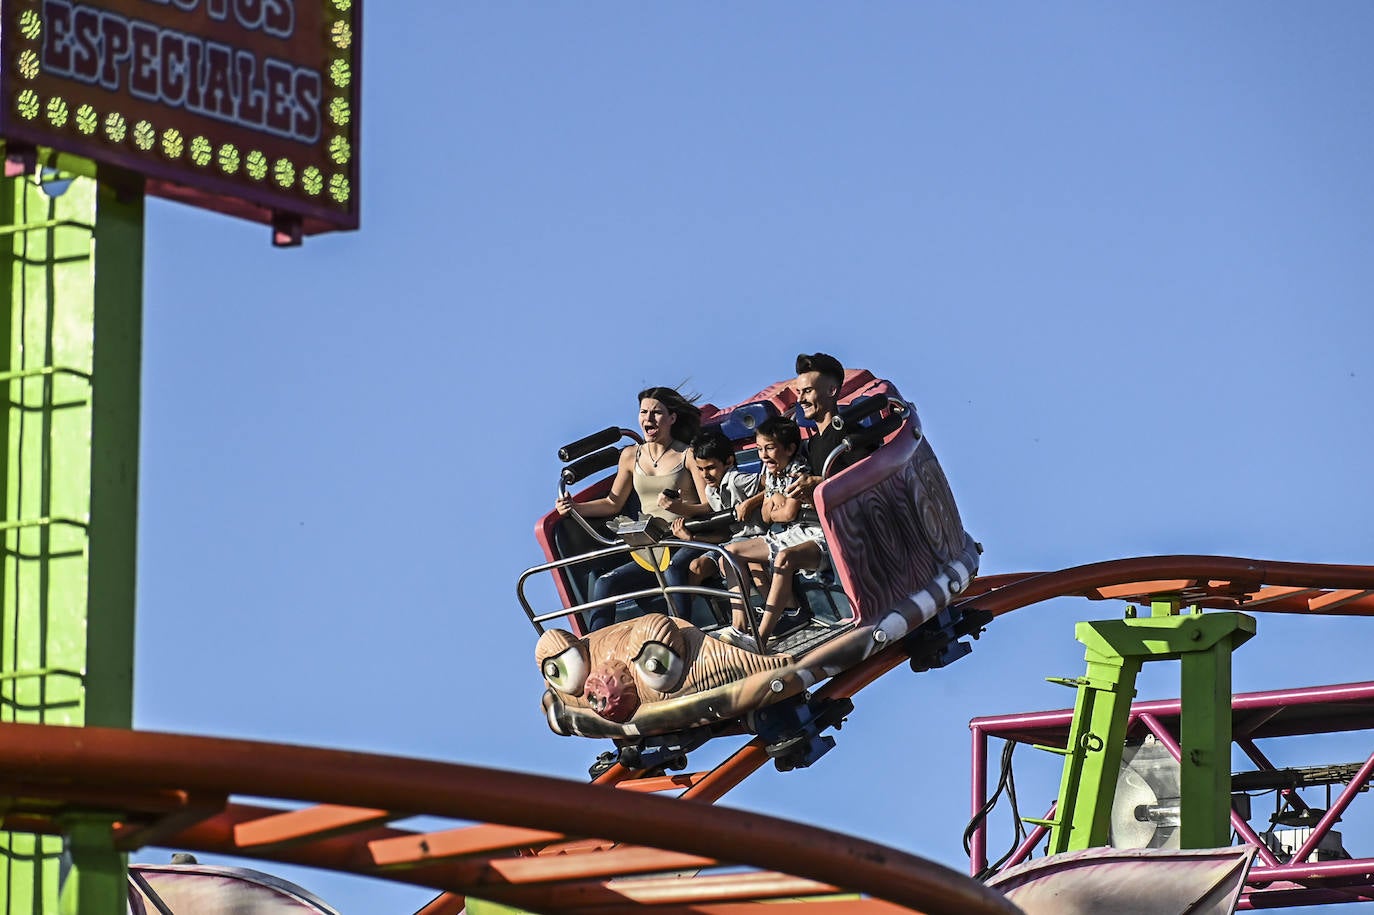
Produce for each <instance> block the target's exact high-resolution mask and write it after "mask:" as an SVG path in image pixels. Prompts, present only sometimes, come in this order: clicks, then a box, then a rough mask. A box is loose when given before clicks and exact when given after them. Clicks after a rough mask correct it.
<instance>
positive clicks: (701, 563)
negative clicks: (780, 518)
mask: <svg viewBox="0 0 1374 915" xmlns="http://www.w3.org/2000/svg"><path fill="white" fill-rule="evenodd" d="M692 456H693V457H694V458H696V462H697V469H698V470H700V471H701V476H702V478H703V479H704V480H705V482H706V486H705V489H706V503H705V505H706V506H707V508H709V510H710V511H711V512H713V513H717V512H724V511H735V510H736V509H737V507H738V506H740V505H741V504H743V503H744V502H745V501H746V500H747V499H749V497H750V496H753V495H755V494H757V493H758V491H759V487H760V486H761V485H762V484H763V475H762V474H760V473H745V472H744V471H742V470H740V469H739V468H738V467H736V466H735V446H734V443H733V442H731V441H730V439H729V437H728V436H727V435H726V434H725V433H724V432H722V431H721V429H720V427H719V426H711V427H709V428H706V429H703V430H702V431H701V434H699V435H698V436H697V437H696V438H695V439H694V440H693V441H692ZM689 510H690V509H689ZM759 519H760V516H759V513H758V512H757V511H754V512H752V513H751V514H750V516H743V517H742V516H739V515H738V514H737V515H736V518H735V522H734V523H733V524H731V525H730V526H729V528H728V529H727V530H722V531H721V532H719V533H715V534H705V533H697V534H693V533H692V532H691V531H690V530H688V529H687V527H686V524H685V522H686V520H687V519H685V518H678V519H677V520H675V521H674V522H673V536H675V537H677V538H678V539H679V540H702V541H705V542H707V543H724V542H727V541H730V540H738V539H747V538H750V537H757V536H759V535H761V534H762V533H763V528H762V527H761V526H760V525H759V523H758V521H759ZM718 573H719V567H718V566H717V563H716V559H715V556H714V555H713V554H711V553H702V554H700V555H699V556H697V557H695V558H694V559H693V560H692V562H691V564H690V566H689V567H688V581H689V582H690V583H691V584H693V585H699V584H701V583H702V582H703V581H705V580H706V579H708V578H711V577H712V576H714V575H717V574H718Z"/></svg>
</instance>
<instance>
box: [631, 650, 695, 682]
mask: <svg viewBox="0 0 1374 915" xmlns="http://www.w3.org/2000/svg"><path fill="white" fill-rule="evenodd" d="M634 664H635V668H636V669H637V670H638V671H639V678H640V680H642V681H643V682H644V685H645V686H647V687H649V688H650V689H653V690H657V691H658V692H660V693H667V692H672V690H673V689H674V688H676V687H677V685H678V682H679V681H680V680H681V679H682V674H683V672H684V671H685V670H686V667H687V666H686V665H685V664H684V663H683V662H682V658H681V656H680V655H678V653H677V652H675V651H673V650H672V649H671V648H669V647H668V646H667V645H664V644H663V643H662V642H645V643H644V647H643V648H641V649H640V651H639V655H638V656H637V657H636V658H635V660H634Z"/></svg>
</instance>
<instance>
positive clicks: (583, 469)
mask: <svg viewBox="0 0 1374 915" xmlns="http://www.w3.org/2000/svg"><path fill="white" fill-rule="evenodd" d="M612 431H614V432H615V433H616V439H613V441H614V440H618V439H619V438H620V430H619V429H615V430H612ZM584 441H585V439H584ZM619 460H620V449H619V448H602V449H601V450H600V451H594V452H592V453H591V454H589V455H587V456H585V457H583V458H580V459H578V460H576V461H574V462H573V463H571V464H569V465H568V466H567V467H564V468H563V469H562V470H560V471H559V472H558V478H559V479H560V480H562V481H563V485H565V486H571V485H572V484H574V483H576V482H577V481H578V480H582V479H586V478H587V477H589V476H591V475H592V474H594V473H597V472H598V471H601V470H605V469H606V468H607V467H614V466H615V465H616V463H617V462H619Z"/></svg>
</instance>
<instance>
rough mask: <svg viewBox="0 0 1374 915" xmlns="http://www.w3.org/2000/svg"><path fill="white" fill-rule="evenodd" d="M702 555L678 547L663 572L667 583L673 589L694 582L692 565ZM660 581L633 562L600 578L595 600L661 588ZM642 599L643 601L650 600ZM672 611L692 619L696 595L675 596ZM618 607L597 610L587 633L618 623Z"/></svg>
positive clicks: (589, 620) (590, 617)
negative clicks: (659, 586)
mask: <svg viewBox="0 0 1374 915" xmlns="http://www.w3.org/2000/svg"><path fill="white" fill-rule="evenodd" d="M700 555H701V551H700V550H694V549H684V548H682V547H676V548H674V549H673V555H672V558H671V559H670V560H669V562H668V568H667V569H665V570H664V572H663V581H664V583H665V584H667V585H668V586H669V587H677V586H682V585H687V584H690V583H691V579H690V577H689V575H690V571H689V569H688V566H689V565H691V562H692V560H693V559H695V558H696V557H698V556H700ZM657 587H658V578H657V577H656V576H655V575H654V573H653V572H650V571H649V570H648V569H646V568H644V567H643V566H641V565H640V564H639V563H637V562H635V561H634V560H633V559H632V560H630V561H629V562H627V563H625V564H624V565H620V566H616V567H615V568H614V569H611V570H610V571H609V572H606V573H604V574H603V575H601V576H600V577H598V578H597V579H596V583H595V584H593V585H592V600H594V601H597V600H601V599H603V598H607V597H611V596H613V595H616V594H629V593H630V592H632V591H642V590H644V589H645V588H657ZM650 599H651V598H642V599H641V600H650ZM670 603H671V606H672V610H671V611H670V612H671V613H672V615H673V616H677V617H681V618H683V619H688V618H690V616H691V612H692V595H690V594H673V595H671V601H670ZM615 608H616V605H615V604H613V603H610V604H606V605H604V606H601V607H597V608H595V609H593V610H591V611H589V612H588V614H587V631H588V632H595V631H596V630H597V629H601V628H603V627H605V626H609V625H611V623H614V622H615Z"/></svg>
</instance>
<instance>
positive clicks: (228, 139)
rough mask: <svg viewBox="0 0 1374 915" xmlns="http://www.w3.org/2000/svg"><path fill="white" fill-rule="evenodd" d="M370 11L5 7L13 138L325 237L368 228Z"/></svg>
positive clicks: (146, 3)
mask: <svg viewBox="0 0 1374 915" xmlns="http://www.w3.org/2000/svg"><path fill="white" fill-rule="evenodd" d="M361 22H362V15H361V0H0V54H2V55H3V58H4V71H3V72H2V73H0V138H3V139H4V140H5V142H6V144H7V148H10V147H15V146H19V147H25V146H28V147H39V148H50V149H53V150H57V151H59V152H66V153H71V154H74V155H77V156H81V157H84V158H88V159H91V160H93V161H95V162H97V163H109V164H112V165H115V166H118V167H120V168H124V169H128V170H129V171H133V172H137V173H139V174H142V175H143V176H145V178H146V179H147V189H148V191H149V193H153V194H158V195H160V196H164V197H171V198H173V199H177V200H182V201H184V202H187V203H191V204H194V205H197V206H202V207H206V208H209V209H213V210H217V211H220V212H226V213H231V214H233V215H237V216H243V217H247V218H251V219H258V220H261V221H264V222H272V223H275V224H277V225H278V226H279V227H281V226H286V227H288V230H289V228H290V227H292V226H294V230H295V231H296V232H297V233H304V234H311V233H314V232H322V231H328V230H331V229H353V228H357V226H358V175H359V169H358V137H359V132H358V116H359V105H358V102H359V99H360V93H359V76H360V73H359V63H360V59H361V58H360V54H359V51H360V37H361V35H360V25H361Z"/></svg>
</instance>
